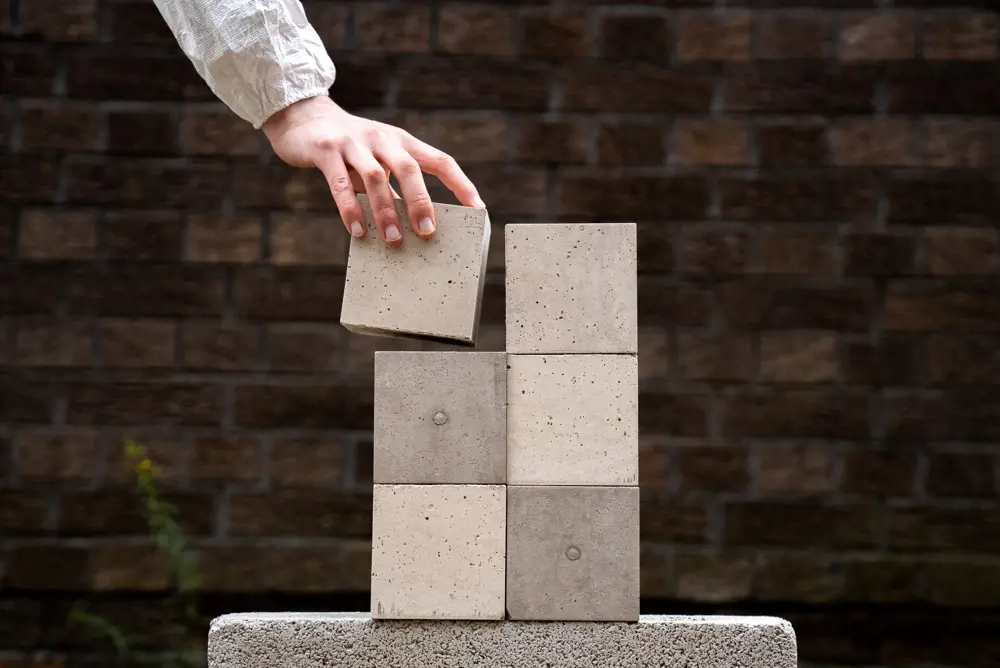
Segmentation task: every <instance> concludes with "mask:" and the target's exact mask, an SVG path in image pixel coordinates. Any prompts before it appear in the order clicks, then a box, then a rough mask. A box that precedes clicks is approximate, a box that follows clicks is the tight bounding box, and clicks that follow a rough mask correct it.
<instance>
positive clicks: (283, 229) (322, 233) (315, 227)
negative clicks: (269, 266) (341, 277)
mask: <svg viewBox="0 0 1000 668" xmlns="http://www.w3.org/2000/svg"><path fill="white" fill-rule="evenodd" d="M270 232H271V235H270V249H271V261H272V262H274V263H275V264H279V265H319V266H334V267H345V266H347V248H348V245H349V243H350V237H349V236H348V234H347V231H346V230H345V229H344V224H343V222H342V221H341V220H340V218H339V217H337V218H330V217H328V216H312V215H305V214H286V215H277V216H272V218H271V225H270Z"/></svg>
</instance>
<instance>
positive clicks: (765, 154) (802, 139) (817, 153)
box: [757, 122, 830, 168]
mask: <svg viewBox="0 0 1000 668" xmlns="http://www.w3.org/2000/svg"><path fill="white" fill-rule="evenodd" d="M757 152H758V157H759V160H760V165H761V166H762V167H814V168H815V167H822V166H824V165H826V164H828V163H829V162H830V147H829V145H828V143H827V141H826V124H825V123H821V122H820V123H815V122H814V123H795V124H781V125H776V124H775V125H772V124H768V125H763V126H761V127H760V128H759V129H758V130H757Z"/></svg>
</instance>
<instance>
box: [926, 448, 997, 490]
mask: <svg viewBox="0 0 1000 668" xmlns="http://www.w3.org/2000/svg"><path fill="white" fill-rule="evenodd" d="M996 473H997V459H996V457H994V456H993V455H988V454H979V453H944V452H942V453H933V454H931V455H929V457H928V468H927V492H928V493H929V494H931V495H932V496H960V497H962V496H964V497H985V498H992V497H995V496H996V495H997V475H996Z"/></svg>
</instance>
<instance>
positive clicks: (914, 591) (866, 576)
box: [841, 557, 921, 603]
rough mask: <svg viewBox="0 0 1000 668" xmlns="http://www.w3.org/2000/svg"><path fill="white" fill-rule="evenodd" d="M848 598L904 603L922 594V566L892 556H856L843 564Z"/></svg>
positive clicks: (872, 601) (874, 601) (845, 593)
mask: <svg viewBox="0 0 1000 668" xmlns="http://www.w3.org/2000/svg"><path fill="white" fill-rule="evenodd" d="M841 569H842V570H843V573H844V598H845V599H846V600H847V601H862V602H870V603H901V602H909V601H914V600H916V599H917V597H918V596H919V589H920V580H921V577H920V569H919V567H918V566H917V564H915V563H913V562H912V561H904V560H898V559H892V558H891V557H890V558H885V557H881V558H875V559H864V560H861V559H857V560H855V559H852V560H850V561H846V562H844V563H843V564H842V565H841Z"/></svg>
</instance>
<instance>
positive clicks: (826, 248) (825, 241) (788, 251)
mask: <svg viewBox="0 0 1000 668" xmlns="http://www.w3.org/2000/svg"><path fill="white" fill-rule="evenodd" d="M836 241H837V239H836V238H835V236H834V235H833V234H831V232H830V230H829V229H828V228H819V229H813V228H810V227H805V226H795V227H791V226H788V225H776V226H773V227H770V228H764V229H763V230H762V231H761V234H760V267H759V268H758V271H759V272H760V273H762V274H774V275H793V274H798V275H801V276H807V275H814V276H823V275H832V274H836V273H839V267H838V266H837V248H836Z"/></svg>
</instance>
